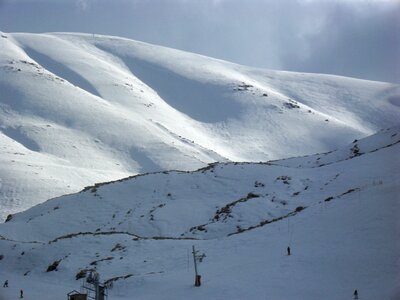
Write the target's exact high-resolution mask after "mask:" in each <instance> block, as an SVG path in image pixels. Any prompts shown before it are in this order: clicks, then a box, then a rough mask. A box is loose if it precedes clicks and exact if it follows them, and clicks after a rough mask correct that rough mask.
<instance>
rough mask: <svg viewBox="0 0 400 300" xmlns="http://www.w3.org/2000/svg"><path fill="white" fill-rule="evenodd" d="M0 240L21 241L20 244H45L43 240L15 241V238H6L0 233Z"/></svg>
mask: <svg viewBox="0 0 400 300" xmlns="http://www.w3.org/2000/svg"><path fill="white" fill-rule="evenodd" d="M0 241H8V242H13V243H21V244H41V245H46V243H45V242H38V241H32V242H27V241H17V240H12V239H8V238H6V237H4V236H2V235H0Z"/></svg>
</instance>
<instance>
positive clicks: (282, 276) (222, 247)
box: [0, 126, 400, 300]
mask: <svg viewBox="0 0 400 300" xmlns="http://www.w3.org/2000/svg"><path fill="white" fill-rule="evenodd" d="M355 144H356V145H357V148H358V151H354V149H355ZM399 147H400V128H399V127H398V126H397V127H393V128H389V129H385V130H381V131H380V132H378V133H377V134H375V135H373V136H370V137H367V138H365V139H361V140H359V141H357V142H355V143H351V144H349V145H347V146H345V147H343V148H340V149H338V150H337V151H333V152H330V153H326V154H317V155H315V156H307V157H301V158H300V157H299V158H291V159H287V160H279V161H274V162H269V163H233V162H228V163H218V164H211V165H209V166H208V167H205V168H202V169H199V170H197V171H165V172H158V173H151V174H145V175H138V176H133V177H129V178H126V179H123V180H118V181H115V182H109V183H103V184H97V185H95V186H89V187H87V188H85V189H84V190H83V191H81V192H79V193H76V194H72V195H67V196H63V197H60V198H56V199H52V200H49V201H46V202H45V203H42V204H40V205H37V206H35V207H33V208H31V209H29V210H27V211H25V212H22V213H18V214H15V215H13V216H12V218H11V219H10V220H8V221H7V222H6V223H4V224H1V225H0V237H1V239H0V249H1V250H0V252H1V253H0V254H1V255H3V258H2V260H0V278H4V279H5V278H8V280H9V285H10V287H9V288H3V289H1V290H0V292H1V293H2V296H3V299H12V298H14V297H16V295H18V292H19V289H23V290H24V292H25V295H26V298H27V299H37V298H39V297H40V298H41V299H45V300H46V299H49V300H50V299H55V298H57V299H58V298H60V299H61V298H62V297H65V296H66V294H67V293H68V292H69V291H71V290H74V289H75V290H79V286H80V284H81V281H82V280H84V279H78V280H76V276H77V275H78V274H85V272H88V271H89V270H92V269H96V270H97V271H98V272H99V273H100V274H101V279H102V281H108V282H113V287H112V289H110V290H109V299H113V300H114V299H116V300H123V299H132V298H137V299H233V300H235V299H278V300H280V299H282V300H291V299H307V300H313V299H316V300H317V299H318V300H319V299H329V300H331V299H332V300H334V299H337V300H342V299H352V294H353V291H354V290H355V289H357V290H358V291H359V296H360V299H370V300H375V299H391V300H395V299H398V296H399V295H400V285H399V272H398V270H399V253H400V251H399V250H400V243H399V241H400V239H399V230H398V229H399V225H400V224H399V219H398V215H399V212H400V206H399V197H398V194H399V186H400V185H399V183H400V182H399V178H400V176H399V175H400V169H399V168H398V166H399V165H400V164H399V163H400V161H399V156H398V153H399ZM355 152H357V153H358V154H355ZM319 157H322V158H321V159H319V160H318V158H319ZM321 160H323V162H324V163H323V164H322V163H320V165H317V164H318V161H321ZM316 161H317V162H316ZM192 245H195V246H196V249H197V250H198V251H199V254H204V255H205V256H204V258H203V261H202V262H200V263H199V274H201V275H202V283H203V284H202V286H201V287H198V288H196V287H194V286H193V283H194V270H193V265H192V261H191V257H190V251H191V246H192ZM287 246H290V247H291V249H292V255H290V256H287V255H286V247H287ZM54 262H58V265H57V266H56V270H54V271H50V272H46V270H47V268H48V267H49V266H50V265H53V264H54ZM82 276H83V275H82ZM43 291H46V293H43Z"/></svg>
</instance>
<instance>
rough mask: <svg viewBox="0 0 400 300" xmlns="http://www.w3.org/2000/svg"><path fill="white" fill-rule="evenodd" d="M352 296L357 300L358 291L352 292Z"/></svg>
mask: <svg viewBox="0 0 400 300" xmlns="http://www.w3.org/2000/svg"><path fill="white" fill-rule="evenodd" d="M353 295H354V299H358V291H357V290H355V291H354V294H353Z"/></svg>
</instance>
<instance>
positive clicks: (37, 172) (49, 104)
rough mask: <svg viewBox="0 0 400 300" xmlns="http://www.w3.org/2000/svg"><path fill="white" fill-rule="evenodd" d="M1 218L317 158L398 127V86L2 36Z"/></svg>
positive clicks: (148, 49)
mask: <svg viewBox="0 0 400 300" xmlns="http://www.w3.org/2000/svg"><path fill="white" fill-rule="evenodd" d="M0 49H1V52H0V180H1V181H0V186H1V187H0V217H2V218H5V217H6V215H7V214H9V213H15V212H17V211H21V210H24V209H26V208H29V207H31V206H33V205H35V204H37V203H41V202H43V201H45V200H46V199H49V198H52V197H56V196H60V195H63V194H67V193H72V192H77V191H79V190H80V189H82V188H83V187H84V186H87V185H91V184H94V183H96V182H104V181H110V180H115V179H119V178H123V177H126V176H130V175H134V174H139V173H146V172H154V171H162V170H172V169H175V170H195V169H198V168H201V167H203V166H206V165H207V164H209V163H212V162H228V161H252V162H258V161H268V160H271V159H281V158H286V157H292V156H299V155H307V154H310V153H316V152H325V151H330V150H332V149H336V148H338V147H341V146H344V145H346V144H348V143H350V142H351V141H353V140H354V139H359V138H362V137H365V136H367V135H369V134H372V133H374V132H376V131H378V130H380V129H382V128H387V127H390V126H394V125H396V124H398V120H399V115H400V109H399V95H400V92H399V86H398V85H394V84H389V83H383V82H372V81H365V80H357V79H351V78H344V77H338V76H331V75H321V74H304V73H291V72H280V71H270V70H263V69H255V68H249V67H245V66H240V65H237V64H232V63H229V62H226V61H222V60H217V59H213V58H209V57H205V56H201V55H197V54H193V53H187V52H183V51H179V50H175V49H169V48H165V47H160V46H155V45H150V44H146V43H142V42H138V41H133V40H128V39H124V38H118V37H110V36H99V35H95V36H93V35H87V34H71V33H48V34H30V33H1V37H0Z"/></svg>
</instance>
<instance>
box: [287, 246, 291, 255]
mask: <svg viewBox="0 0 400 300" xmlns="http://www.w3.org/2000/svg"><path fill="white" fill-rule="evenodd" d="M287 255H290V247H287Z"/></svg>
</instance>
